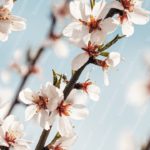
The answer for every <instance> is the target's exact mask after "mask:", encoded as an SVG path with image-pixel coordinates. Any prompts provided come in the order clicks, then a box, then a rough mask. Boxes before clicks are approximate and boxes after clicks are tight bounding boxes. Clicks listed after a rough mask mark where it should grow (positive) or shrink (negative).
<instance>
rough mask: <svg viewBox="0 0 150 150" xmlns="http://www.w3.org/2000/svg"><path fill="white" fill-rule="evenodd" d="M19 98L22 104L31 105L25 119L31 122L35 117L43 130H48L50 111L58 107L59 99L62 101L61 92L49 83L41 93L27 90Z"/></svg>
mask: <svg viewBox="0 0 150 150" xmlns="http://www.w3.org/2000/svg"><path fill="white" fill-rule="evenodd" d="M19 97H20V100H21V101H22V102H24V103H25V104H27V105H29V106H28V107H27V108H26V111H25V119H26V120H30V119H31V118H33V117H34V118H35V119H36V120H37V122H38V123H39V124H40V126H41V127H42V128H44V129H46V130H48V129H49V128H50V123H49V113H50V110H52V108H53V107H55V106H56V102H57V101H58V100H59V99H62V98H61V97H62V93H61V92H60V90H59V89H58V88H56V87H55V86H53V85H52V84H51V83H49V82H47V83H46V85H44V86H43V87H42V88H41V90H40V91H39V92H33V91H32V90H31V89H28V88H27V89H24V90H23V91H21V92H20V95H19ZM57 99H58V100H57Z"/></svg>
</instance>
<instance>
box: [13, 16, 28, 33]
mask: <svg viewBox="0 0 150 150" xmlns="http://www.w3.org/2000/svg"><path fill="white" fill-rule="evenodd" d="M11 20H12V23H11V30H12V31H21V30H24V29H25V28H26V23H25V20H24V19H23V18H21V17H18V16H11Z"/></svg>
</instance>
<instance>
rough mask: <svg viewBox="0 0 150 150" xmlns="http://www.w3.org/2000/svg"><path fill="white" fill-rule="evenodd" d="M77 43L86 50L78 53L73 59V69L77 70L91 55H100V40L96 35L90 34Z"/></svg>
mask: <svg viewBox="0 0 150 150" xmlns="http://www.w3.org/2000/svg"><path fill="white" fill-rule="evenodd" d="M75 44H76V45H77V46H79V47H80V48H82V50H83V51H85V52H83V53H81V54H79V55H77V56H76V57H75V58H74V59H73V61H72V70H74V71H77V70H78V69H80V68H81V67H82V66H83V65H84V64H85V63H86V62H87V61H88V60H89V58H90V57H96V56H98V55H99V51H98V45H99V41H96V40H95V38H94V37H92V36H91V35H90V34H88V35H87V36H85V37H84V38H83V39H82V40H80V41H79V42H76V43H75Z"/></svg>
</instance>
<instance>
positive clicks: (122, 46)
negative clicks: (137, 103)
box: [0, 0, 150, 150]
mask: <svg viewBox="0 0 150 150" xmlns="http://www.w3.org/2000/svg"><path fill="white" fill-rule="evenodd" d="M60 2H61V0H55V1H53V0H45V1H43V0H38V1H37V0H30V1H27V0H17V2H16V4H15V6H14V9H13V13H14V14H17V15H18V16H22V17H24V18H26V20H27V29H26V30H25V31H21V32H20V33H18V32H17V33H12V34H11V35H10V36H9V40H8V41H7V42H5V43H3V42H0V74H2V75H1V77H2V78H4V75H3V73H4V70H7V72H9V73H10V76H11V77H10V79H9V82H3V81H2V78H1V82H0V97H2V98H3V99H6V100H8V99H9V100H11V99H12V97H13V95H14V93H15V91H16V89H17V87H18V86H19V84H20V81H21V76H20V75H19V74H17V73H16V72H12V71H10V70H9V69H6V68H7V67H8V65H9V63H10V62H11V60H12V59H13V56H14V52H15V51H16V50H20V51H21V52H22V53H23V54H22V55H23V56H24V54H25V53H26V50H27V49H28V48H29V47H30V48H31V49H32V50H33V51H36V49H38V47H39V46H40V45H41V44H42V43H43V41H44V39H45V37H46V36H47V33H48V30H49V26H50V19H49V15H50V11H51V10H52V7H53V5H54V4H59V3H60ZM143 6H144V8H147V9H149V8H150V1H149V0H145V2H144V5H143ZM62 21H63V20H60V22H59V23H58V25H57V30H58V31H61V30H62V29H63V27H64V26H65V24H67V22H68V20H67V21H65V23H62ZM119 32H120V30H119V29H118V30H117V31H116V32H115V33H114V34H113V35H111V36H110V37H109V38H112V37H114V36H115V35H116V34H117V33H119ZM149 35H150V23H148V24H147V25H144V26H136V27H135V33H134V35H133V36H131V37H129V38H124V39H123V40H121V41H119V42H118V43H117V44H116V45H114V46H113V47H112V48H110V49H109V50H110V51H118V52H120V53H121V55H122V57H123V59H122V62H121V64H120V65H119V67H117V69H113V70H111V72H110V81H111V83H110V86H109V87H105V86H104V83H103V72H102V70H101V69H100V68H98V67H95V66H92V65H91V66H89V67H88V68H87V69H86V70H85V71H84V73H83V74H82V77H81V78H80V79H81V81H83V80H84V79H85V78H86V76H87V72H89V76H90V78H91V79H92V80H93V81H95V82H96V83H97V84H98V85H99V86H100V88H101V96H100V101H99V102H98V103H95V102H92V101H90V100H89V102H88V107H89V109H90V115H89V117H88V118H86V119H85V120H84V121H80V122H75V125H76V127H75V129H76V132H77V134H78V140H77V142H76V143H75V145H74V146H73V150H77V149H78V150H93V149H94V150H117V149H118V150H121V149H120V147H118V143H120V142H122V139H124V137H125V139H126V137H127V139H129V141H128V140H126V142H130V138H131V140H132V137H131V136H130V133H131V135H133V140H135V141H136V143H137V147H136V149H137V150H138V149H139V148H138V147H139V145H140V144H141V143H143V142H145V140H146V139H148V138H149V137H150V118H149V115H150V104H149V103H147V104H146V105H144V106H142V107H134V106H131V105H130V104H128V102H127V98H126V95H127V91H128V88H129V86H130V85H131V84H132V82H133V81H135V80H136V79H141V78H145V74H146V66H145V64H144V63H143V55H144V54H145V53H146V52H149V51H150V36H149ZM64 42H66V44H67V47H68V50H69V53H68V57H66V58H59V57H57V55H56V53H55V52H54V50H53V47H51V48H47V50H46V51H45V52H44V53H43V55H42V56H41V58H40V60H39V61H38V65H39V66H40V67H41V69H42V73H41V74H39V75H32V76H30V78H29V80H28V82H27V84H26V85H25V87H30V88H32V89H35V90H36V89H39V87H40V85H41V84H44V83H45V82H46V81H50V80H51V79H52V73H51V70H52V69H55V70H56V71H57V72H61V73H65V74H67V75H68V76H69V77H70V73H71V71H70V70H71V65H70V64H71V61H72V59H73V58H74V57H75V56H76V55H77V54H78V53H80V52H81V50H80V49H79V48H77V47H75V46H73V45H72V44H71V43H69V42H67V39H64ZM60 49H61V47H60ZM23 59H24V57H23ZM23 59H21V61H22V62H20V63H23V62H24V60H23ZM5 77H6V76H5ZM6 78H7V77H6ZM24 110H25V108H24V106H16V107H15V110H14V111H13V114H15V115H16V116H17V118H18V119H19V120H20V121H22V122H23V123H24V124H25V130H26V133H27V134H26V138H27V139H30V140H32V141H33V144H32V149H34V146H35V145H36V143H37V141H38V137H39V135H40V134H41V131H42V129H41V128H40V127H39V126H38V125H36V124H35V123H34V122H24ZM55 132H56V130H55V128H54V129H53V131H52V133H51V136H50V138H51V137H53V135H54V134H55ZM128 135H129V136H128Z"/></svg>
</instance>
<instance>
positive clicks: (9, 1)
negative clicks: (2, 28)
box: [0, 0, 14, 11]
mask: <svg viewBox="0 0 150 150" xmlns="http://www.w3.org/2000/svg"><path fill="white" fill-rule="evenodd" d="M13 4H14V2H13V0H1V1H0V6H1V7H4V8H7V9H8V10H9V11H11V10H12V8H13Z"/></svg>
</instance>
